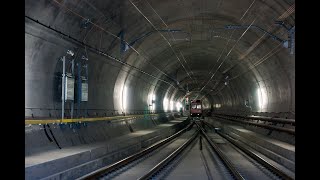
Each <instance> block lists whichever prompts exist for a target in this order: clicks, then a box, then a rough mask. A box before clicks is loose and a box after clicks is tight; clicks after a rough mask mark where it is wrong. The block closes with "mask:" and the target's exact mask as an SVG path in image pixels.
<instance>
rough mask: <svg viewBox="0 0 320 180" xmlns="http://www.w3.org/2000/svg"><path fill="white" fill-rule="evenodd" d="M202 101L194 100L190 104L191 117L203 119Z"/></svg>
mask: <svg viewBox="0 0 320 180" xmlns="http://www.w3.org/2000/svg"><path fill="white" fill-rule="evenodd" d="M202 111H203V110H202V101H201V100H192V101H191V102H190V117H202Z"/></svg>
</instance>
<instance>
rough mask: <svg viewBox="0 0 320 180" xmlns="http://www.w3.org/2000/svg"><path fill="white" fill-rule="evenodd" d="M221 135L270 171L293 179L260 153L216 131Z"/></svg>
mask: <svg viewBox="0 0 320 180" xmlns="http://www.w3.org/2000/svg"><path fill="white" fill-rule="evenodd" d="M204 123H205V125H207V126H208V127H209V128H215V127H214V126H213V125H212V124H210V123H208V122H205V121H204ZM216 132H217V133H218V134H219V135H220V136H222V137H223V138H225V139H226V140H228V141H229V142H230V143H231V144H233V145H234V146H236V147H237V148H239V149H240V150H241V151H243V152H244V153H245V154H247V155H248V156H250V157H251V158H252V159H254V160H256V161H258V162H259V163H260V164H262V165H263V166H264V167H266V168H267V169H269V170H270V171H272V172H273V173H275V174H276V175H277V176H279V177H281V178H282V179H285V180H293V178H292V177H290V176H289V175H288V174H286V173H285V172H283V171H281V170H280V169H279V168H277V167H276V166H274V165H273V164H271V163H269V162H268V161H267V160H265V159H263V158H262V157H261V156H259V155H258V154H256V153H254V152H253V151H251V150H248V149H246V148H244V147H243V146H241V145H240V144H239V143H237V142H236V141H235V140H233V139H232V138H230V137H228V136H226V135H225V134H223V133H221V132H219V131H216Z"/></svg>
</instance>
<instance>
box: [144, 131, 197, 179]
mask: <svg viewBox="0 0 320 180" xmlns="http://www.w3.org/2000/svg"><path fill="white" fill-rule="evenodd" d="M198 134H199V130H197V131H196V132H195V133H194V134H193V135H192V136H191V138H189V139H188V140H187V141H186V142H184V143H183V144H182V145H181V146H180V147H179V148H178V149H176V150H175V151H173V152H172V153H171V154H170V155H169V156H167V157H166V158H165V159H164V160H162V161H161V162H160V163H158V164H157V165H156V166H154V167H153V168H152V169H151V170H150V171H149V172H148V173H147V174H145V175H143V176H141V177H140V178H138V180H146V179H151V178H152V177H153V176H154V175H155V174H157V173H158V172H159V171H160V170H161V169H162V168H163V167H165V166H166V165H167V164H169V163H170V162H171V161H172V160H173V159H174V158H175V157H177V156H178V155H179V154H180V153H182V152H183V150H185V149H186V147H188V145H189V144H190V143H191V142H192V141H193V140H195V138H196V137H197V136H198Z"/></svg>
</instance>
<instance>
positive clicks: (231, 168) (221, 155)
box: [196, 123, 244, 180]
mask: <svg viewBox="0 0 320 180" xmlns="http://www.w3.org/2000/svg"><path fill="white" fill-rule="evenodd" d="M196 125H197V126H198V128H199V129H200V131H201V133H202V135H203V136H204V138H205V139H206V140H207V142H208V143H209V145H210V146H211V148H212V149H213V150H214V151H215V152H216V153H217V154H218V156H219V158H220V159H221V160H222V162H223V163H224V165H226V167H227V168H228V169H229V171H230V172H231V174H232V175H233V177H234V178H235V179H237V180H239V179H241V180H244V177H243V176H242V175H241V174H240V173H239V171H238V170H237V169H236V168H235V167H234V165H233V163H231V161H230V160H229V159H228V158H227V156H226V155H225V154H224V153H223V152H222V151H221V150H220V148H219V147H218V146H217V145H216V144H215V143H214V142H212V140H211V139H210V138H209V136H208V135H207V134H206V132H205V131H204V129H203V128H202V127H201V126H200V125H199V124H198V123H196Z"/></svg>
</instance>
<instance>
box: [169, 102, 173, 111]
mask: <svg viewBox="0 0 320 180" xmlns="http://www.w3.org/2000/svg"><path fill="white" fill-rule="evenodd" d="M170 111H173V101H170Z"/></svg>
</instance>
